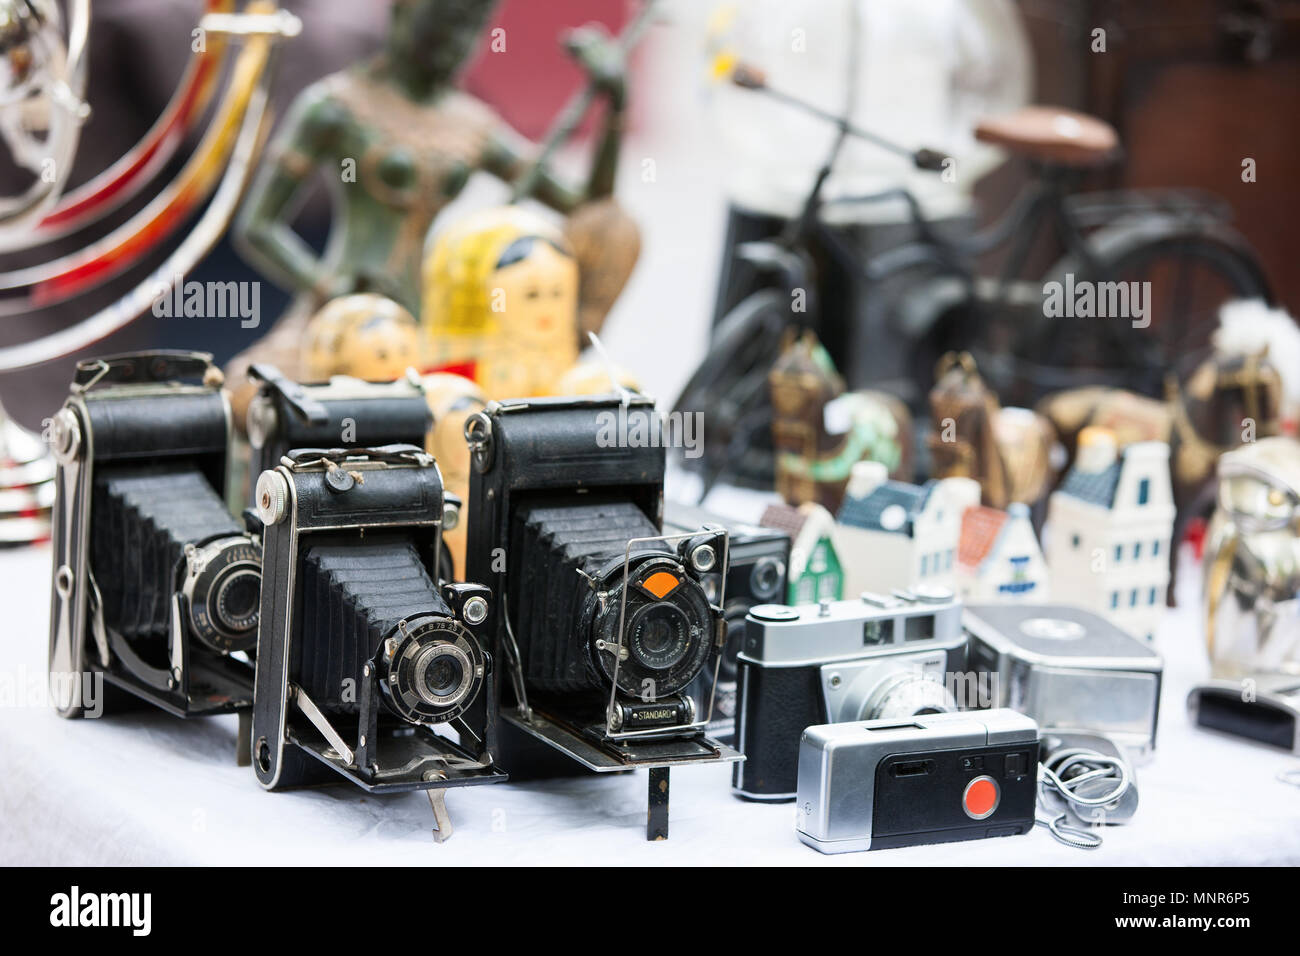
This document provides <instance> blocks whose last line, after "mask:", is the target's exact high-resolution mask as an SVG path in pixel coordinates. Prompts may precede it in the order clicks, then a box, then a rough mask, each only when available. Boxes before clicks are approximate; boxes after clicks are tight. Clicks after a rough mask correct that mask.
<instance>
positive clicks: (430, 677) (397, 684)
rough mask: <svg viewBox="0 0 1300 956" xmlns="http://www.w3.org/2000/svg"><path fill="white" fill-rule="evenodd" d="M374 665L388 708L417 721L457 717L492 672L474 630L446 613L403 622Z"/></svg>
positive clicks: (428, 721) (475, 695)
mask: <svg viewBox="0 0 1300 956" xmlns="http://www.w3.org/2000/svg"><path fill="white" fill-rule="evenodd" d="M375 665H376V668H377V673H378V679H379V688H380V690H381V692H382V693H383V695H384V701H385V702H386V703H387V705H388V707H389V709H391V710H392V711H393V713H395V714H397V716H399V717H401V718H402V719H403V720H407V721H410V722H411V723H413V724H442V723H446V722H447V721H450V720H455V719H456V718H457V717H459V716H460V715H461V714H463V713H464V712H465V710H466V709H467V708H468V707H469V706H470V705H471V704H473V703H474V699H475V698H476V697H477V696H478V693H479V690H480V689H481V688H482V687H483V678H484V675H485V674H486V672H487V668H486V661H485V659H484V656H483V651H482V649H481V648H480V647H479V645H478V642H477V641H476V640H475V639H474V637H473V635H472V634H470V632H469V631H467V630H465V628H464V627H463V626H462V625H460V624H459V623H458V622H457V621H456V620H455V619H454V618H452V617H450V616H444V615H442V614H429V615H427V616H424V615H422V616H418V617H416V618H413V619H407V620H403V621H401V622H399V623H398V624H397V626H396V627H395V628H394V630H393V631H392V632H391V633H390V635H389V636H388V637H387V638H386V639H385V640H384V642H383V645H382V646H381V650H380V654H379V656H378V659H377V660H376V661H375Z"/></svg>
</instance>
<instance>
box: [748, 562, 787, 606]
mask: <svg viewBox="0 0 1300 956" xmlns="http://www.w3.org/2000/svg"><path fill="white" fill-rule="evenodd" d="M784 573H785V568H784V566H783V565H782V564H781V562H780V561H778V560H776V558H763V559H762V560H761V561H759V562H757V563H756V564H755V565H754V569H753V570H752V571H750V573H749V589H750V590H751V591H752V592H753V594H754V597H755V599H756V601H757V602H762V601H770V600H772V599H773V598H774V597H776V592H777V591H778V590H779V589H780V587H781V576H782V574H784Z"/></svg>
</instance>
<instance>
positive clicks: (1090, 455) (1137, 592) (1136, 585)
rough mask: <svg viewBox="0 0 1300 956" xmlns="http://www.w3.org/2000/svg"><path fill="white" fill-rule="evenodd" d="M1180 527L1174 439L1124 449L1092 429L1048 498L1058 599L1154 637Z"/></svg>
mask: <svg viewBox="0 0 1300 956" xmlns="http://www.w3.org/2000/svg"><path fill="white" fill-rule="evenodd" d="M1173 526H1174V498H1173V488H1172V485H1171V482H1170V477H1169V446H1168V445H1167V444H1165V443H1164V442H1154V441H1145V442H1135V443H1133V444H1131V445H1127V446H1125V447H1124V448H1123V449H1122V450H1120V449H1118V448H1117V443H1116V440H1115V435H1114V433H1113V432H1111V431H1109V430H1107V429H1104V428H1095V427H1093V428H1085V429H1084V430H1083V431H1082V432H1081V433H1080V435H1079V449H1078V452H1077V454H1076V455H1075V462H1074V466H1073V467H1072V468H1071V469H1070V472H1069V474H1067V475H1066V476H1065V480H1064V481H1063V482H1062V483H1061V485H1060V487H1059V488H1058V489H1057V490H1056V491H1054V492H1053V493H1052V497H1051V499H1050V500H1049V502H1048V510H1047V527H1046V529H1045V532H1044V537H1045V539H1046V543H1047V565H1048V568H1050V575H1051V582H1052V598H1053V600H1055V601H1060V602H1062V603H1066V604H1076V605H1078V606H1080V607H1084V608H1087V609H1089V610H1091V611H1095V612H1096V613H1098V614H1101V615H1102V616H1104V617H1108V618H1109V619H1110V620H1111V621H1112V622H1113V623H1114V624H1115V625H1116V626H1117V627H1121V628H1123V629H1125V630H1127V631H1128V632H1129V633H1131V634H1133V635H1134V636H1135V637H1140V638H1146V639H1147V640H1151V639H1152V638H1154V636H1155V632H1156V627H1157V625H1158V624H1159V623H1160V618H1161V616H1162V615H1163V614H1164V609H1165V590H1166V588H1167V587H1168V586H1169V547H1170V538H1171V536H1172V534H1173Z"/></svg>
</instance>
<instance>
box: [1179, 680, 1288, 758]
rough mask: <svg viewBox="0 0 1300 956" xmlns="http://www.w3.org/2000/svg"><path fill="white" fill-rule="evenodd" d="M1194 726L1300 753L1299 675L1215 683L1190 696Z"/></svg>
mask: <svg viewBox="0 0 1300 956" xmlns="http://www.w3.org/2000/svg"><path fill="white" fill-rule="evenodd" d="M1187 707H1188V710H1189V711H1190V712H1191V717H1192V723H1194V724H1195V725H1196V726H1198V727H1203V728H1205V729H1206V730H1217V731H1219V732H1220V733H1224V734H1231V735H1232V736H1234V737H1242V738H1244V739H1246V740H1253V741H1256V742H1257V743H1262V744H1268V745H1269V746H1271V747H1281V748H1282V749H1283V750H1289V751H1291V752H1292V753H1295V754H1300V676H1295V677H1292V676H1289V675H1286V674H1268V675H1260V676H1259V677H1254V678H1246V679H1243V680H1213V681H1209V682H1207V683H1204V684H1199V685H1197V686H1196V687H1194V688H1192V691H1191V693H1190V694H1188V696H1187Z"/></svg>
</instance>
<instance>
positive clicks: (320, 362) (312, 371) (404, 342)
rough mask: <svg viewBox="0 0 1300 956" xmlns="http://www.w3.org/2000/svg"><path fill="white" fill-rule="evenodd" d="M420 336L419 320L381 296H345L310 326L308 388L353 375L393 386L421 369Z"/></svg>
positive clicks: (305, 350)
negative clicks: (409, 369)
mask: <svg viewBox="0 0 1300 956" xmlns="http://www.w3.org/2000/svg"><path fill="white" fill-rule="evenodd" d="M420 365H421V362H420V333H419V329H418V327H417V326H416V322H415V316H413V315H411V313H410V312H408V311H407V310H406V309H405V308H403V307H402V306H400V305H398V304H397V303H396V302H394V301H393V300H392V299H387V298H384V297H383V296H381V295H372V294H361V295H346V296H340V297H339V298H337V299H332V300H331V301H329V302H327V303H325V305H324V306H322V307H321V309H320V311H319V312H317V313H316V314H315V315H314V316H312V317H311V320H310V321H309V322H308V323H307V329H306V333H305V335H304V337H303V363H302V367H303V375H304V378H305V380H306V381H308V382H324V381H328V380H329V379H330V378H331V377H332V376H335V375H350V376H352V377H353V378H359V379H362V380H364V381H367V382H391V381H393V380H394V379H398V378H401V377H402V376H403V375H404V374H406V370H407V369H408V368H419V367H420Z"/></svg>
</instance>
